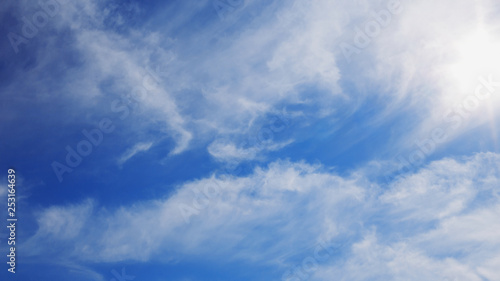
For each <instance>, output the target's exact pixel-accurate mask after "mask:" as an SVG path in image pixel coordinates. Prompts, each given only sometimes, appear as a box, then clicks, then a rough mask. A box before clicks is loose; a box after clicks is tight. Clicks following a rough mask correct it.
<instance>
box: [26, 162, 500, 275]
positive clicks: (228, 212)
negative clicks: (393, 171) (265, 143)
mask: <svg viewBox="0 0 500 281" xmlns="http://www.w3.org/2000/svg"><path fill="white" fill-rule="evenodd" d="M499 164H500V156H499V155H497V154H494V153H480V154H476V155H475V156H473V157H469V158H464V159H461V160H453V159H443V160H440V161H436V162H433V163H431V164H430V165H428V166H426V167H425V168H423V169H422V170H421V171H419V172H417V173H415V174H411V175H407V176H406V177H404V178H402V179H400V180H398V181H396V182H393V183H392V184H391V185H390V186H389V188H388V189H387V190H382V189H380V188H379V187H378V186H377V185H376V184H373V183H371V182H369V181H368V180H366V179H365V178H364V177H363V175H361V174H359V173H353V176H347V177H344V178H342V177H339V176H337V175H335V174H332V173H330V172H327V171H325V169H324V168H323V167H321V166H311V165H308V164H305V163H290V162H275V163H273V164H271V165H270V166H269V168H267V169H257V170H255V172H254V173H253V174H251V175H249V176H247V177H239V178H236V177H220V178H207V179H201V180H198V181H193V182H188V183H185V184H183V185H182V186H180V187H179V188H178V191H177V192H176V193H175V194H173V195H171V196H170V197H168V198H165V199H158V200H152V201H145V202H139V203H136V204H134V205H132V206H124V207H122V208H119V209H117V210H114V211H112V210H109V211H106V210H104V209H101V210H99V209H96V208H95V207H92V208H91V207H89V206H90V205H89V204H88V203H85V204H82V205H81V206H80V207H75V206H70V207H53V208H50V209H48V210H47V211H44V212H42V214H41V215H40V219H39V220H38V223H39V225H40V228H39V231H38V232H37V234H35V235H34V236H33V237H32V238H31V239H30V241H28V244H29V245H37V246H33V249H31V250H30V251H35V252H37V250H38V251H39V252H43V251H45V245H51V244H52V243H53V241H58V240H61V239H62V240H64V241H67V240H68V239H73V240H72V241H73V243H74V245H76V246H75V247H74V248H72V250H67V249H66V250H62V249H58V250H60V251H63V252H65V253H66V255H70V256H73V257H78V259H83V260H93V261H94V262H97V261H103V262H116V261H121V260H127V259H134V260H142V261H145V260H151V259H153V260H154V259H157V258H161V259H162V260H177V259H181V258H184V259H185V258H189V257H196V258H202V257H203V256H205V255H209V256H210V257H211V259H213V258H214V257H217V256H224V257H225V259H227V258H228V257H231V258H232V259H243V260H249V261H252V262H255V263H260V264H262V263H264V264H268V265H273V266H276V267H277V268H281V267H282V266H283V265H288V266H293V262H292V261H291V260H288V258H287V257H289V256H297V255H298V256H300V255H304V256H306V255H308V253H307V248H310V247H311V246H313V245H315V244H316V243H318V242H319V241H338V242H344V243H346V242H347V243H349V244H348V245H347V248H346V249H347V250H345V251H344V252H343V253H342V256H341V260H338V258H336V259H334V260H332V261H327V262H326V263H324V264H320V267H319V268H318V269H317V270H316V271H314V272H313V274H314V278H313V280H329V278H330V277H331V276H332V274H333V275H335V276H337V277H338V279H339V280H387V279H389V280H402V279H404V280H417V279H418V278H420V277H422V276H424V277H425V279H426V280H445V278H448V279H449V280H482V279H481V278H489V279H490V280H497V279H496V278H498V275H496V271H495V268H497V266H498V261H499V260H498V259H497V258H496V257H497V256H498V254H499V253H500V238H498V235H496V233H498V231H500V225H499V224H498V223H497V218H498V215H499V214H500V201H499V199H500V197H499V196H498V192H499V190H498V186H500V185H499V183H500V177H499V176H498V175H500V171H499V168H498V167H499ZM354 175H356V176H354ZM89 208H90V209H89ZM183 208H184V209H183ZM92 209H93V211H90V210H92ZM183 210H184V211H186V210H188V213H189V211H191V212H192V213H191V214H188V215H187V218H188V220H189V223H186V221H185V219H186V213H184V214H183ZM75 216H76V217H75ZM48 218H52V219H48ZM56 218H58V219H56ZM61 218H63V220H64V222H65V223H63V224H61V223H58V221H60V219H61ZM64 218H68V220H66V219H64ZM70 218H71V220H70ZM90 218H92V219H91V220H90ZM73 220H76V221H78V223H77V224H78V225H76V226H75V225H74V223H69V224H68V222H69V221H73ZM54 223H55V225H54ZM82 224H83V226H82ZM63 225H64V227H63ZM72 225H73V226H72ZM54 226H55V227H54ZM49 229H50V231H49ZM48 234H50V236H49V235H48ZM47 241H48V243H47ZM51 241H52V242H51ZM290 245H303V246H304V247H290ZM30 248H31V247H30ZM285 269H286V267H284V268H283V271H285ZM422 274H423V275H422ZM419 276H420V277H419ZM422 278H423V277H422ZM418 280H420V279H418Z"/></svg>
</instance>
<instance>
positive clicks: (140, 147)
mask: <svg viewBox="0 0 500 281" xmlns="http://www.w3.org/2000/svg"><path fill="white" fill-rule="evenodd" d="M152 145H153V143H152V142H141V143H137V144H136V145H134V146H133V147H131V148H129V149H127V151H125V153H123V154H122V156H121V157H120V158H119V159H118V161H117V162H118V165H119V166H121V165H123V164H124V163H125V162H127V161H128V160H129V159H130V158H132V157H134V156H135V155H136V154H137V153H139V152H144V151H148V150H149V149H150V148H151V146H152Z"/></svg>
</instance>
